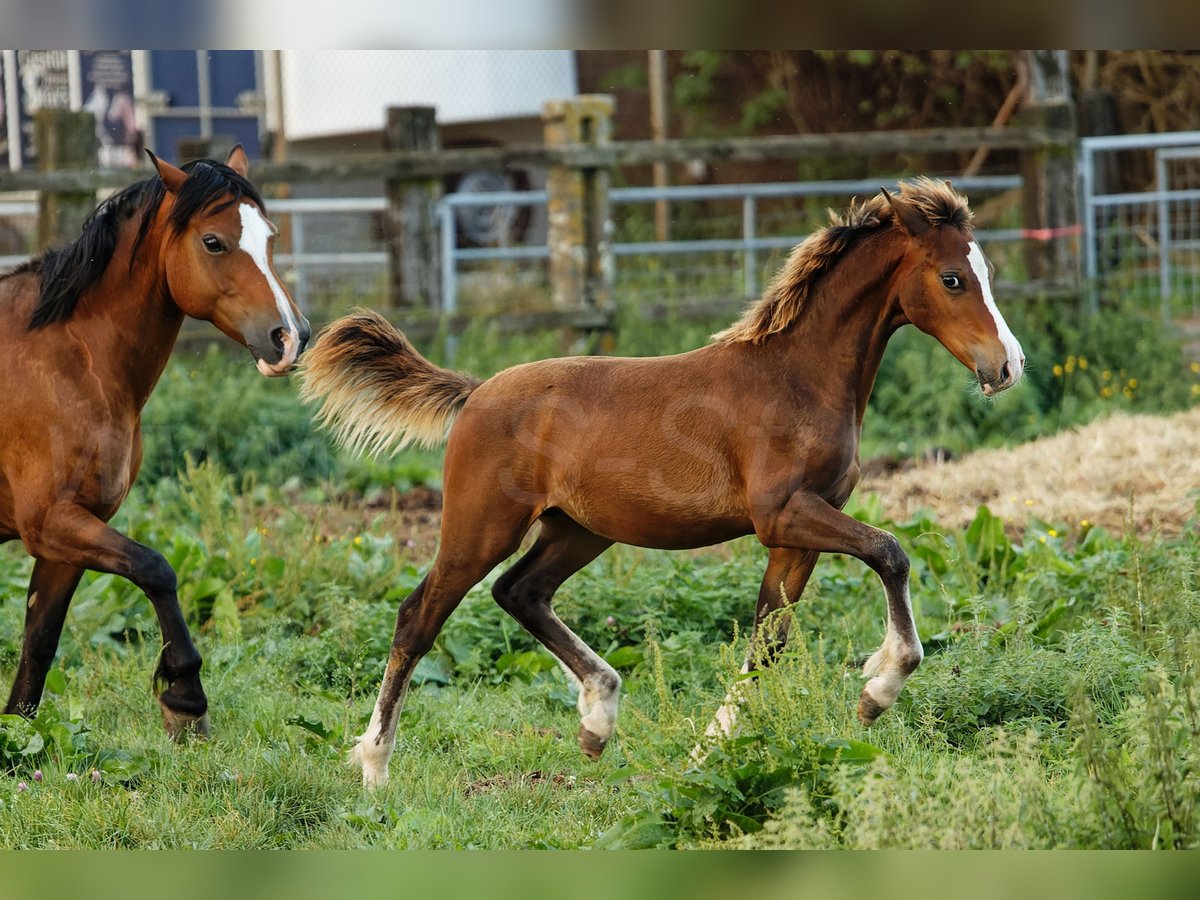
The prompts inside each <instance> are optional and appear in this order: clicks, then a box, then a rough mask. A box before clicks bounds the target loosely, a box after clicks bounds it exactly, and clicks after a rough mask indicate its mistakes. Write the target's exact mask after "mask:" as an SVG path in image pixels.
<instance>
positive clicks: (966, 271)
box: [883, 179, 1025, 397]
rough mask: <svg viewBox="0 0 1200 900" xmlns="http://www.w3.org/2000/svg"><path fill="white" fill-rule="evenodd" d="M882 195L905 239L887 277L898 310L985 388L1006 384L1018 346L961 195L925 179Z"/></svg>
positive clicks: (1018, 358) (1019, 365)
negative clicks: (891, 276)
mask: <svg viewBox="0 0 1200 900" xmlns="http://www.w3.org/2000/svg"><path fill="white" fill-rule="evenodd" d="M883 196H884V198H885V199H886V200H887V205H888V206H889V207H890V208H891V211H892V213H893V216H894V226H895V228H897V229H898V230H899V231H900V232H902V233H903V234H904V236H905V237H906V239H907V240H908V248H907V250H906V251H905V253H904V257H903V260H902V261H901V263H900V267H899V269H898V270H897V272H896V275H895V280H894V281H893V284H894V285H896V287H897V291H898V294H899V299H900V307H901V309H902V311H903V312H904V315H905V317H906V318H907V319H908V321H910V322H912V323H913V324H914V325H916V326H917V327H918V328H920V329H921V330H922V331H924V332H926V333H927V334H931V335H933V336H934V337H936V338H937V339H938V340H939V341H941V343H942V345H943V346H944V347H945V348H946V349H947V350H949V351H950V352H951V353H952V354H954V356H955V358H957V359H958V361H959V362H961V363H962V364H963V365H964V366H966V367H967V368H968V369H970V370H971V371H972V372H974V373H975V377H976V378H978V379H979V386H980V388H981V389H982V390H983V393H984V394H985V395H987V396H989V397H990V396H992V395H994V394H997V393H999V392H1000V391H1003V390H1007V389H1008V388H1010V387H1012V386H1013V385H1014V384H1016V383H1017V382H1018V381H1020V380H1021V375H1022V373H1023V372H1024V371H1025V354H1024V353H1023V352H1022V350H1021V345H1020V344H1019V343H1018V342H1017V339H1016V338H1015V337H1014V336H1013V333H1012V332H1011V331H1010V330H1009V328H1008V325H1007V324H1006V323H1005V321H1004V317H1003V316H1002V315H1000V310H999V309H998V308H997V307H996V300H995V298H994V297H993V296H992V283H991V276H992V265H991V263H990V262H988V260H987V257H985V256H984V255H983V251H982V250H980V249H979V244H978V243H976V241H975V238H974V236H973V235H972V233H971V221H970V218H971V213H970V210H969V209H968V208H967V205H966V202H965V201H964V200H963V199H962V198H961V197H960V196H959V195H958V194H956V193H955V192H954V191H953V190H952V189H951V188H950V187H949V185H948V184H947V185H944V186H943V185H941V184H938V183H935V182H933V181H930V180H928V179H919V180H918V181H917V182H915V183H914V184H913V185H911V186H908V185H906V190H904V191H903V192H902V193H901V194H899V195H892V194H889V193H888V192H887V191H886V190H884V191H883Z"/></svg>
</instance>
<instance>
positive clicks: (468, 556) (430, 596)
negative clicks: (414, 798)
mask: <svg viewBox="0 0 1200 900" xmlns="http://www.w3.org/2000/svg"><path fill="white" fill-rule="evenodd" d="M452 521H458V519H457V517H453V519H443V526H442V546H441V548H440V549H439V551H438V555H437V559H435V560H434V562H433V568H431V569H430V571H429V574H428V575H426V576H425V578H424V580H423V581H422V582H421V583H420V584H419V585H417V588H416V590H414V591H413V592H412V593H411V594H409V595H408V598H407V599H406V600H405V601H404V602H403V603H402V604H400V610H399V612H397V614H396V630H395V632H394V634H393V637H392V649H391V652H390V654H389V655H388V662H387V668H386V669H385V670H384V674H383V683H382V684H381V685H380V686H379V698H378V699H377V700H376V701H375V709H374V711H373V712H372V713H371V722H370V724H369V725H368V726H367V730H366V731H365V732H363V734H362V735H361V736H360V737H359V739H358V742H357V743H356V744H355V745H354V749H353V750H352V751H351V757H352V759H355V760H357V761H358V762H359V763H360V764H361V765H362V770H363V785H364V786H365V787H368V788H376V787H383V786H384V785H386V784H387V779H388V760H389V759H391V756H392V749H393V747H394V746H395V743H396V723H397V722H398V721H399V719H400V711H401V710H402V709H403V707H404V695H405V694H406V693H407V691H408V683H409V680H410V679H411V678H412V673H413V669H414V668H416V665H417V663H418V662H420V660H421V657H422V656H424V655H425V654H426V653H428V652H429V649H430V648H431V647H432V646H433V642H434V639H435V638H436V637H437V635H438V632H439V631H441V629H442V625H443V624H445V622H446V619H447V618H448V617H449V615H450V613H452V612H454V610H455V608H456V607H457V606H458V604H459V602H461V600H462V598H463V597H465V596H466V594H467V591H469V590H470V589H471V588H473V587H474V586H475V585H476V584H478V583H479V581H480V580H481V579H482V578H483V577H484V576H485V575H486V574H487V573H488V572H489V571H491V569H492V567H493V566H495V565H497V564H498V563H500V562H502V561H503V560H504V559H506V558H507V557H508V556H509V555H511V554H512V552H513V551H514V550H516V549H517V547H518V546H519V545H520V542H521V538H522V537H523V536H524V534H525V532H526V531H527V530H528V528H529V518H528V515H526V516H524V517H523V518H520V520H519V521H518V520H517V519H516V517H512V516H510V518H509V521H506V522H505V523H504V525H503V527H501V526H499V525H498V524H496V522H495V521H493V522H490V523H488V524H487V526H486V527H484V528H482V529H481V530H480V531H479V532H464V531H462V530H460V529H458V528H455V527H453V526H452ZM448 525H451V527H449V528H448Z"/></svg>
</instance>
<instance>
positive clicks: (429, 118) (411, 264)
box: [383, 106, 442, 310]
mask: <svg viewBox="0 0 1200 900" xmlns="http://www.w3.org/2000/svg"><path fill="white" fill-rule="evenodd" d="M441 146H442V142H441V138H440V137H439V136H438V128H437V113H436V110H435V109H434V108H433V107H431V106H393V107H389V108H388V111H387V125H386V127H385V128H384V132H383V147H384V149H385V150H391V151H395V152H398V153H403V152H405V151H411V150H434V151H436V150H440V149H441ZM386 194H387V201H388V205H387V212H386V213H385V221H386V231H387V243H388V255H389V263H388V274H389V276H390V301H391V306H392V308H394V309H403V308H409V309H411V308H416V307H425V308H427V309H433V310H438V309H441V306H442V279H441V272H442V247H441V241H440V236H439V233H438V217H437V206H438V202H439V201H440V200H441V199H442V182H441V179H439V178H414V179H389V180H388V181H387V183H386Z"/></svg>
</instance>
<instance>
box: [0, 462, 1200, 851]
mask: <svg viewBox="0 0 1200 900" xmlns="http://www.w3.org/2000/svg"><path fill="white" fill-rule="evenodd" d="M233 484H234V481H233V478H232V476H228V475H225V474H224V473H223V472H221V471H220V470H219V469H216V468H213V467H211V466H200V467H196V468H193V469H191V470H189V471H188V472H187V473H185V474H184V475H183V476H182V478H181V480H180V481H179V483H177V484H174V485H173V486H172V485H171V483H170V482H165V483H163V484H161V485H159V486H158V487H157V488H156V489H154V490H152V491H145V492H143V493H142V494H141V495H139V496H138V497H135V498H134V499H133V500H131V501H130V503H129V504H128V505H127V508H126V510H125V511H124V512H123V513H122V514H121V516H122V519H123V521H122V523H121V525H122V527H125V528H127V529H128V530H129V531H130V532H132V533H133V534H135V535H137V536H138V537H139V538H141V539H143V540H147V541H149V542H150V543H153V544H155V545H156V546H159V547H160V548H163V549H164V550H166V551H168V555H172V554H173V557H172V558H173V560H174V561H175V564H176V566H177V568H179V569H180V571H181V576H182V577H181V597H182V598H183V602H184V605H185V608H186V610H187V612H188V616H189V620H190V621H191V624H192V627H193V630H194V631H195V633H196V635H197V639H198V643H199V645H200V647H201V649H202V651H203V653H204V654H205V657H206V666H205V679H206V686H207V689H208V692H209V696H210V700H211V714H212V720H213V729H214V730H213V735H212V737H211V739H210V740H209V741H207V742H206V743H196V742H193V743H190V744H187V745H184V746H175V745H172V744H171V743H170V742H169V741H168V740H167V738H166V737H165V735H164V734H163V733H162V730H161V725H160V723H159V721H158V715H157V711H156V706H155V703H154V701H153V699H152V697H151V694H150V691H149V675H150V672H151V671H152V669H153V666H154V659H155V654H156V652H157V646H158V640H159V639H158V635H157V628H156V625H155V623H154V621H153V616H152V614H151V612H150V610H149V608H148V605H147V604H146V601H145V600H144V598H142V597H140V595H138V594H137V593H136V592H135V591H134V590H133V589H132V588H128V587H126V586H124V585H123V583H119V582H116V581H114V580H112V579H109V578H107V577H105V576H88V578H87V579H86V580H85V584H84V586H83V587H82V588H81V590H80V593H79V595H78V597H77V600H76V603H75V605H74V607H73V609H72V614H71V616H70V618H69V621H68V628H67V631H66V634H65V635H64V640H63V644H62V647H61V649H60V654H59V657H58V661H57V664H56V672H55V673H54V675H53V677H52V679H51V688H52V690H51V691H50V692H48V695H47V702H46V704H45V705H44V707H43V710H42V712H41V714H40V716H39V718H38V719H37V720H36V721H35V722H34V723H26V722H23V721H17V720H4V721H2V722H0V760H2V761H4V762H5V766H6V768H8V769H9V772H8V774H6V775H0V804H2V805H0V842H2V843H3V845H5V846H10V847H146V848H149V847H192V846H197V847H324V848H341V847H397V848H399V847H425V848H434V847H489V848H502V847H561V848H568V847H590V846H603V847H628V846H711V845H714V844H715V845H721V846H789V847H807V846H813V847H876V846H888V847H906V846H924V847H928V846H935V847H941V846H945V847H977V846H980V847H992V846H1034V847H1047V846H1080V847H1107V846H1120V847H1149V846H1194V845H1195V844H1196V843H1198V842H1200V825H1198V822H1197V818H1196V812H1197V810H1196V800H1195V798H1196V797H1197V796H1200V791H1198V790H1197V788H1200V784H1198V779H1200V767H1198V764H1200V758H1198V756H1197V752H1196V750H1195V746H1196V742H1195V737H1196V735H1197V732H1198V729H1200V720H1198V716H1197V712H1196V710H1197V699H1196V696H1195V692H1196V672H1197V662H1200V656H1198V652H1200V643H1198V642H1197V639H1196V638H1195V636H1194V635H1195V634H1196V625H1197V624H1200V590H1198V586H1197V582H1196V571H1195V565H1194V559H1195V555H1196V551H1197V544H1198V538H1197V537H1196V536H1195V535H1194V534H1191V533H1189V534H1188V535H1186V536H1185V537H1183V538H1181V539H1179V540H1176V541H1171V542H1167V541H1159V540H1146V541H1141V540H1138V539H1134V538H1129V539H1125V540H1117V539H1114V538H1112V537H1111V536H1108V535H1106V534H1104V533H1103V532H1101V531H1099V530H1096V529H1092V530H1090V531H1088V532H1086V533H1080V532H1079V531H1077V530H1076V531H1071V530H1070V529H1069V528H1067V527H1066V526H1065V525H1063V524H1061V523H1059V524H1057V525H1055V526H1054V527H1053V529H1052V528H1051V523H1035V524H1034V525H1032V526H1031V527H1030V530H1029V531H1028V533H1026V534H1025V535H1024V536H1022V538H1021V539H1020V540H1013V539H1011V538H1010V537H1009V536H1008V535H1006V534H1005V532H1004V530H1003V528H1002V527H1001V526H1000V523H999V522H998V520H996V519H995V518H994V517H992V516H990V514H988V513H987V512H986V511H981V513H980V515H979V517H978V518H977V520H976V522H975V523H974V524H973V525H972V526H971V527H970V528H968V529H964V530H961V531H955V530H947V529H944V528H941V527H940V526H938V524H937V523H936V522H934V521H932V520H930V519H928V518H925V517H922V518H919V519H917V520H915V521H912V522H907V523H888V522H886V521H885V520H884V519H882V517H881V515H880V512H879V510H878V509H877V508H876V505H875V504H873V503H871V502H869V501H867V502H863V503H861V504H858V505H857V506H856V508H855V509H856V514H857V515H858V516H860V517H861V518H864V519H865V520H867V521H872V522H876V523H880V524H886V525H887V526H888V527H889V528H891V529H892V530H893V531H894V532H895V533H896V534H897V535H898V536H899V537H900V539H901V541H902V543H903V544H904V546H905V548H906V550H907V551H908V552H909V554H910V555H911V556H912V558H913V561H914V567H913V575H912V578H913V594H914V603H915V605H916V607H917V615H918V622H919V626H920V633H921V637H922V640H923V641H924V643H925V645H926V648H927V652H928V657H927V659H926V662H925V664H924V665H923V666H922V667H921V668H920V669H919V670H918V672H917V673H916V675H915V676H914V677H913V679H911V681H910V682H909V684H908V686H907V687H906V689H905V692H904V694H903V695H902V697H901V700H900V702H899V703H898V704H897V706H896V707H895V708H894V709H893V710H891V711H889V712H888V713H887V714H886V715H885V716H884V717H883V719H882V720H881V721H880V723H879V724H878V725H877V726H876V727H875V728H873V729H871V730H869V731H868V730H866V729H864V728H862V727H861V726H860V725H858V724H857V722H856V721H855V720H854V718H853V711H854V704H855V700H856V698H857V693H858V690H859V688H860V686H861V679H860V678H859V677H858V675H857V674H856V670H855V669H854V667H853V663H854V661H855V660H857V659H859V658H861V657H862V656H863V655H865V654H866V653H868V652H869V651H870V650H872V649H873V648H874V647H875V646H876V644H877V643H878V641H879V639H880V638H881V636H882V627H883V597H882V591H881V589H880V587H879V585H878V581H877V579H875V577H874V576H873V575H871V574H870V573H869V572H867V571H866V570H865V568H864V567H863V566H862V565H861V564H859V563H857V562H854V561H851V560H847V559H845V558H841V557H831V558H826V559H824V560H823V561H822V563H821V564H820V566H819V567H818V570H817V573H816V575H815V576H814V578H813V581H812V583H811V584H810V587H809V590H808V591H807V592H806V594H805V596H804V597H803V598H802V599H801V600H800V602H799V603H797V604H796V605H795V607H793V610H792V612H791V613H790V614H791V615H794V617H795V622H794V624H793V628H792V634H793V641H792V644H791V646H790V648H789V650H788V652H787V653H785V654H784V656H783V657H782V659H781V660H780V661H779V663H778V664H777V665H776V666H775V667H774V668H772V669H771V670H769V671H768V672H766V673H764V674H763V675H761V676H760V677H759V678H758V679H756V680H755V683H754V684H753V687H752V688H750V689H749V690H748V691H747V700H746V710H745V713H744V718H743V731H742V733H741V736H740V737H739V738H738V739H736V740H733V741H729V742H726V743H724V744H722V745H720V746H718V747H717V748H716V749H715V750H714V752H713V753H712V754H711V755H710V756H709V758H708V760H707V761H706V762H705V764H704V765H703V766H701V767H699V768H695V767H693V768H691V769H689V764H688V754H689V753H690V751H691V748H692V747H693V746H694V744H695V742H696V740H697V735H698V734H699V733H700V732H701V731H702V730H703V728H704V726H705V725H706V724H707V722H708V720H709V718H710V717H711V715H712V713H713V711H714V710H715V708H716V706H717V705H718V704H719V703H720V701H721V698H722V697H723V695H724V694H725V692H726V690H727V689H728V688H729V687H730V686H731V685H732V684H733V682H734V681H735V680H736V678H737V676H736V672H737V669H738V667H739V665H740V661H741V656H742V654H743V652H744V648H745V639H744V634H745V631H746V628H747V626H748V618H749V616H750V614H751V610H752V603H753V598H754V596H755V592H756V590H757V583H758V580H759V578H760V577H761V571H762V566H763V563H764V551H763V550H762V549H761V548H760V547H758V546H757V545H756V544H755V542H753V541H752V540H743V541H738V542H735V543H734V544H732V545H730V546H729V547H727V548H726V549H725V550H724V551H722V552H719V553H715V552H714V553H708V554H669V553H658V552H649V551H642V550H637V549H633V548H614V550H613V551H610V553H609V554H606V555H605V556H604V557H602V558H601V560H599V561H597V563H596V564H594V565H593V566H591V567H589V569H587V570H585V571H584V572H582V573H580V575H579V576H577V578H575V579H573V580H572V581H571V582H570V583H569V584H568V585H567V586H566V587H565V588H564V589H563V591H562V592H561V601H560V603H559V608H560V610H561V612H562V614H563V615H564V617H565V618H566V619H567V620H568V621H570V622H571V623H572V624H574V625H575V626H576V627H577V628H578V630H579V631H580V633H581V634H582V635H583V636H584V638H585V639H586V640H588V641H589V642H590V643H591V644H592V645H593V646H594V647H596V648H597V649H598V650H599V651H600V652H601V653H603V654H605V655H606V656H607V657H608V658H609V659H610V660H611V661H613V662H614V664H616V665H618V667H619V668H620V669H621V671H622V673H623V675H624V677H625V693H624V696H623V698H622V706H621V716H620V723H619V726H618V736H617V738H616V740H615V741H614V743H613V744H612V745H611V746H610V748H609V750H608V752H607V753H606V755H605V757H604V759H603V760H602V761H601V762H599V763H592V762H589V761H588V760H586V759H584V758H583V757H582V755H581V754H580V753H579V751H578V749H577V747H576V745H575V740H574V732H575V729H576V727H577V721H578V720H577V713H576V711H575V710H574V708H573V704H572V697H571V690H570V688H569V686H568V684H567V683H566V681H565V679H564V678H563V676H562V675H561V674H560V672H559V671H558V669H557V667H556V666H555V665H553V663H552V662H551V660H550V659H549V657H548V656H547V655H546V653H545V651H543V650H541V649H540V648H539V647H538V646H537V645H536V643H535V642H534V641H533V640H532V639H531V638H529V636H528V635H526V634H525V633H524V632H523V631H521V630H520V629H519V628H518V627H517V626H516V625H515V623H513V622H511V621H510V620H509V619H508V618H507V617H506V616H504V615H503V614H502V613H501V612H500V611H499V610H498V608H497V607H496V606H495V604H494V603H493V602H492V600H491V598H490V595H489V593H488V590H487V584H486V583H485V584H484V585H482V586H481V587H479V588H477V589H476V590H475V591H473V592H472V593H471V594H470V595H469V596H468V598H467V599H466V600H465V601H464V603H463V604H462V606H461V607H460V608H459V609H458V610H457V612H456V613H455V614H454V616H452V617H451V619H450V621H449V623H448V624H447V627H446V628H445V630H444V631H443V633H442V635H441V637H440V638H439V640H438V643H437V645H436V646H435V648H434V651H433V652H432V653H431V654H430V656H429V657H428V658H427V661H426V662H425V663H423V665H422V667H421V669H420V670H419V672H418V678H417V681H418V682H420V683H419V685H418V686H417V687H416V688H415V689H414V690H413V691H412V693H411V694H410V697H409V702H408V704H407V706H406V707H405V710H404V713H403V715H402V717H401V723H400V731H399V733H400V738H399V742H398V746H397V751H396V755H395V756H394V757H393V760H392V765H391V775H392V780H391V783H390V784H389V786H388V787H387V789H386V790H384V791H382V792H380V793H377V794H374V795H368V794H364V793H363V791H362V789H361V787H360V785H359V780H358V775H357V773H356V772H354V771H353V770H352V769H350V768H349V767H348V766H347V764H346V763H345V751H346V748H347V746H348V743H349V740H350V739H351V737H352V736H353V735H355V734H357V733H358V732H359V731H360V730H361V729H362V728H363V726H364V724H365V722H366V720H367V718H368V717H369V714H370V709H371V706H372V703H373V700H374V693H375V690H376V688H377V685H378V679H379V677H380V674H381V672H382V666H383V661H384V659H385V656H386V652H387V646H388V641H389V639H390V633H391V625H392V620H393V616H394V611H395V606H396V604H397V602H398V600H399V599H400V598H401V597H402V596H403V595H404V594H405V593H406V591H407V590H409V589H411V587H412V586H413V585H414V584H415V582H416V580H417V579H419V577H420V574H421V572H422V570H423V567H424V566H425V565H426V564H427V560H419V559H412V558H410V557H409V554H408V551H407V549H406V548H404V547H403V546H401V545H399V542H398V541H394V540H391V539H390V538H389V536H388V535H387V534H386V533H385V531H384V529H383V528H382V526H380V525H376V526H372V527H368V528H367V529H366V530H365V531H364V533H362V534H359V535H353V536H352V535H346V536H345V537H338V538H334V539H332V540H329V541H321V540H316V541H314V540H310V539H309V538H310V537H311V535H312V533H313V523H312V521H311V519H310V518H309V516H308V515H306V514H305V513H303V512H302V511H296V510H289V508H288V502H287V495H286V494H283V493H280V492H279V491H277V490H274V489H265V488H261V487H258V488H255V489H254V490H251V491H249V492H238V491H236V490H234V488H233ZM261 523H266V524H265V525H264V524H261ZM264 532H265V533H264ZM27 573H28V562H27V560H25V559H23V558H22V556H21V555H20V553H19V552H16V551H15V550H13V549H12V548H11V547H7V548H5V550H4V551H3V553H2V554H0V582H2V583H3V585H4V586H5V589H6V593H7V594H9V595H10V596H22V593H21V591H22V585H23V581H24V579H25V578H26V577H27ZM21 615H22V609H21V604H19V603H15V602H8V603H5V604H3V605H2V606H0V677H3V678H5V679H8V678H10V677H11V672H12V667H13V665H14V664H15V659H16V654H17V651H18V648H19V643H20V629H21ZM93 770H98V771H99V772H100V773H101V774H100V776H99V780H98V781H93V780H92V776H91V772H92V771H93ZM35 771H37V772H40V773H41V780H40V781H35V780H34V773H35ZM68 773H74V774H75V775H77V776H79V777H78V778H77V779H76V780H68V779H67V775H68ZM21 782H24V784H25V785H26V788H25V789H21V788H20V787H19V785H20V783H21Z"/></svg>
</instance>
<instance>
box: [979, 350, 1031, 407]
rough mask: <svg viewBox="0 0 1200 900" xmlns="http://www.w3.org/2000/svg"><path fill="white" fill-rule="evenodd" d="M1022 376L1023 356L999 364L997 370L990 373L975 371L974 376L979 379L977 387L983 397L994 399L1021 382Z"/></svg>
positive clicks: (1023, 367) (1023, 372)
mask: <svg viewBox="0 0 1200 900" xmlns="http://www.w3.org/2000/svg"><path fill="white" fill-rule="evenodd" d="M1023 374H1025V357H1023V356H1021V357H1018V358H1016V359H1006V360H1005V361H1004V362H1003V363H1001V364H1000V368H999V369H994V370H992V371H991V372H988V371H986V370H984V369H981V368H980V369H976V370H975V376H976V377H977V378H978V379H979V387H980V389H981V390H982V391H983V395H984V396H985V397H994V396H995V395H996V394H999V393H1000V392H1001V391H1007V390H1008V389H1009V388H1010V387H1012V386H1013V385H1014V384H1016V383H1017V382H1018V381H1020V380H1021V376H1022V375H1023Z"/></svg>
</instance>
